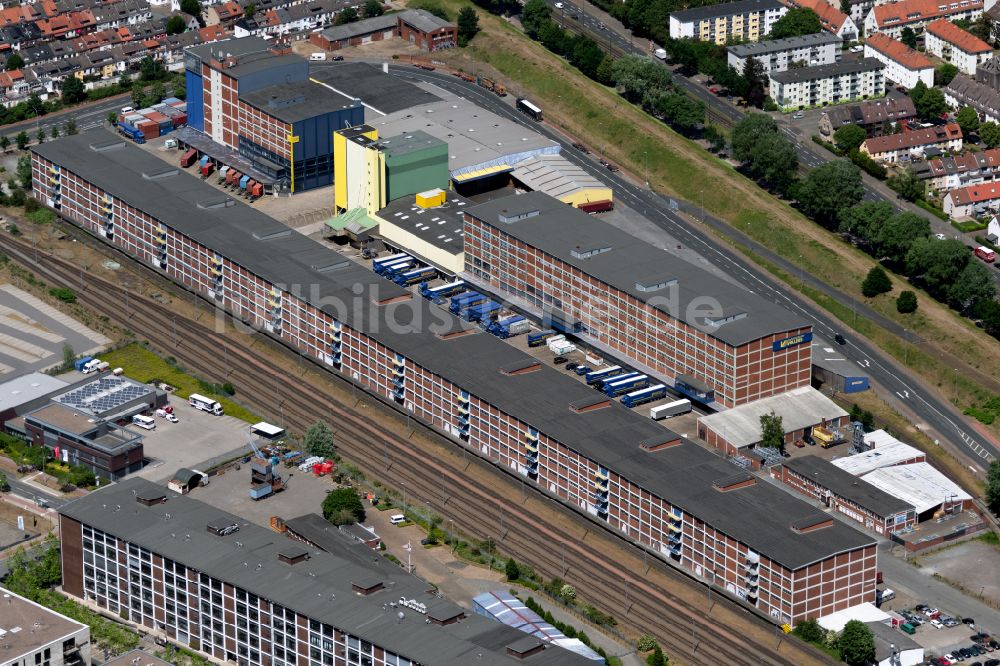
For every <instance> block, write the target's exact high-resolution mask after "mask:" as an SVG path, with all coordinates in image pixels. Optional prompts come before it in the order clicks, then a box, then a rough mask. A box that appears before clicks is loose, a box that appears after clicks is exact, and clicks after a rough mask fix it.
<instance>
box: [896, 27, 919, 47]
mask: <svg viewBox="0 0 1000 666" xmlns="http://www.w3.org/2000/svg"><path fill="white" fill-rule="evenodd" d="M899 41H901V42H903V43H904V44H906V45H907V46H909V47H910V48H911V49H915V48H917V33H915V32H913V28H911V27H909V26H907V27H905V28H903V31H902V33H900V35H899Z"/></svg>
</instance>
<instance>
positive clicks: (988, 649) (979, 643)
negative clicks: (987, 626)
mask: <svg viewBox="0 0 1000 666" xmlns="http://www.w3.org/2000/svg"><path fill="white" fill-rule="evenodd" d="M965 623H966V624H967V625H970V626H973V625H974V624H975V622H974V621H971V618H966V621H965ZM969 638H970V639H971V640H972V641H973V643H972V645H970V646H968V647H963V648H958V649H957V650H954V651H952V652H949V653H948V654H946V655H943V656H941V657H931V658H930V660H929V661H930V663H931V664H933V666H951V665H952V664H958V663H961V662H964V661H966V660H967V659H974V658H975V657H980V656H983V655H986V654H990V653H992V652H996V651H997V650H1000V643H998V642H997V641H996V640H994V639H993V638H992V637H991V636H990V635H989V634H987V633H984V632H981V631H980V632H978V633H976V634H973V635H972V636H970V637H969ZM969 666H1000V659H987V660H985V661H973V662H971V663H970V664H969Z"/></svg>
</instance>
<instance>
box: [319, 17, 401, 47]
mask: <svg viewBox="0 0 1000 666" xmlns="http://www.w3.org/2000/svg"><path fill="white" fill-rule="evenodd" d="M398 24H399V14H383V15H382V16H373V17H372V18H366V19H363V20H361V21H354V22H352V23H345V24H344V25H335V26H332V27H329V28H327V29H326V30H324V31H323V32H322V33H321V34H322V35H323V36H324V37H325V38H326V39H328V40H330V41H331V42H339V41H341V40H344V39H351V38H352V37H361V36H363V35H368V34H370V33H373V32H382V31H384V30H390V29H393V28H395V27H396V26H397V25H398Z"/></svg>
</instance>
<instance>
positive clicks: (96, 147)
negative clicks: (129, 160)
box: [90, 139, 125, 153]
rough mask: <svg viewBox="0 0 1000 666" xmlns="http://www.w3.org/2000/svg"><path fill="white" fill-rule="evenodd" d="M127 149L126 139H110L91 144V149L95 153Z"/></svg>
mask: <svg viewBox="0 0 1000 666" xmlns="http://www.w3.org/2000/svg"><path fill="white" fill-rule="evenodd" d="M124 147H125V140H124V139H109V140H107V141H98V142H96V143H92V144H90V149H91V150H93V151H94V152H95V153H106V152H108V151H109V150H120V149H122V148H124Z"/></svg>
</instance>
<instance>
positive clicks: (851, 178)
mask: <svg viewBox="0 0 1000 666" xmlns="http://www.w3.org/2000/svg"><path fill="white" fill-rule="evenodd" d="M864 193H865V191H864V184H863V182H862V180H861V169H859V168H858V167H856V166H855V165H854V164H852V163H851V162H849V161H848V160H834V161H832V162H827V163H826V164H823V165H820V166H818V167H816V168H815V169H813V170H812V171H810V172H809V175H807V176H806V178H805V180H803V181H802V182H801V183H799V185H798V187H796V188H795V192H794V195H795V198H796V199H797V200H798V202H799V207H800V208H802V211H803V212H804V213H805V214H806V215H808V216H809V217H811V218H812V219H814V220H816V221H817V222H819V223H820V224H822V225H823V226H825V227H827V228H833V227H835V226H836V224H837V215H838V213H839V212H840V211H841V210H842V209H844V208H847V207H849V206H853V205H855V204H857V203H859V202H860V201H861V198H862V197H863V196H864Z"/></svg>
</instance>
